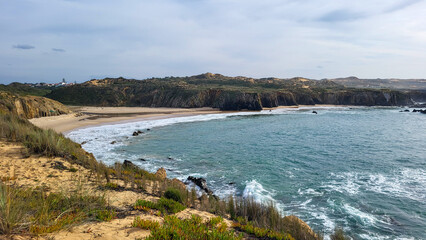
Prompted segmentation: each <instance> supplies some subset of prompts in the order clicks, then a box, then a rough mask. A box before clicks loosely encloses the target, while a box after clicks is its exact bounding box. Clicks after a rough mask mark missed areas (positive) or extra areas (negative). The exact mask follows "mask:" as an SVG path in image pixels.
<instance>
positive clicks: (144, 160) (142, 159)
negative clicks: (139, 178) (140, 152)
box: [139, 158, 148, 162]
mask: <svg viewBox="0 0 426 240" xmlns="http://www.w3.org/2000/svg"><path fill="white" fill-rule="evenodd" d="M139 161H142V162H146V161H148V160H146V159H145V158H139Z"/></svg>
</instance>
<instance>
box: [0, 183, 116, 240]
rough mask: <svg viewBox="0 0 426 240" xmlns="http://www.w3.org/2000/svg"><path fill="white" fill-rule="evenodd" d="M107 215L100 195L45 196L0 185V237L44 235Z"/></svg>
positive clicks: (105, 217)
mask: <svg viewBox="0 0 426 240" xmlns="http://www.w3.org/2000/svg"><path fill="white" fill-rule="evenodd" d="M105 211H107V212H109V213H110V214H109V215H108V214H105ZM111 212H112V210H110V209H108V208H107V205H106V201H105V199H104V198H103V197H102V196H93V195H91V196H89V195H87V194H85V193H82V192H81V191H75V192H69V193H66V194H63V193H50V194H47V193H46V192H45V191H44V190H43V189H29V188H22V187H18V186H10V185H5V184H2V183H0V234H13V233H18V232H19V233H32V234H35V235H39V234H45V233H50V232H54V231H57V230H60V229H62V228H64V227H65V226H68V225H70V224H74V223H78V222H81V221H82V220H85V219H95V218H96V219H98V220H102V221H104V220H109V218H110V216H111Z"/></svg>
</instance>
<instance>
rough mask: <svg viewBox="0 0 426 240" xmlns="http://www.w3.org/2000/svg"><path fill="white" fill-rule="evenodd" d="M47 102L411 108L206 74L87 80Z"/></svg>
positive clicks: (382, 92)
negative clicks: (160, 77)
mask: <svg viewBox="0 0 426 240" xmlns="http://www.w3.org/2000/svg"><path fill="white" fill-rule="evenodd" d="M47 97H49V98H52V99H55V100H58V101H60V102H62V103H65V104H74V105H94V106H143V107H188V108H193V107H214V108H219V109H222V110H244V109H247V110H261V109H262V108H264V107H277V106H291V105H299V104H301V105H313V104H335V105H364V106H374V105H380V106H395V105H411V104H412V100H411V99H410V96H409V94H407V93H403V92H399V91H396V90H387V89H351V88H345V87H343V86H342V85H339V84H336V83H334V82H332V81H330V80H321V81H317V80H309V79H304V78H293V79H276V78H266V79H252V78H245V77H235V78H232V77H225V76H222V75H219V74H209V73H208V74H202V75H198V76H193V77H184V78H163V79H147V80H133V79H124V78H116V79H113V78H107V79H101V80H92V81H88V82H86V83H83V84H78V85H74V86H70V87H64V88H59V89H56V90H54V91H52V92H51V93H50V94H48V95H47Z"/></svg>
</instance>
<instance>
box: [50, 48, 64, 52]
mask: <svg viewBox="0 0 426 240" xmlns="http://www.w3.org/2000/svg"><path fill="white" fill-rule="evenodd" d="M52 51H54V52H65V49H62V48H52Z"/></svg>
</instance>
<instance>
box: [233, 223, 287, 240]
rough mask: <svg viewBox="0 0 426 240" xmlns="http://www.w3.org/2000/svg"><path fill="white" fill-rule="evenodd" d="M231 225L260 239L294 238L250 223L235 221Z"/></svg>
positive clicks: (280, 239) (283, 239) (281, 239)
mask: <svg viewBox="0 0 426 240" xmlns="http://www.w3.org/2000/svg"><path fill="white" fill-rule="evenodd" d="M233 227H234V228H236V229H238V230H241V231H243V232H245V233H248V234H251V235H254V236H255V237H257V238H261V239H265V238H266V239H271V240H294V238H293V237H292V236H291V235H290V234H288V233H280V232H276V231H273V230H271V229H267V228H259V227H255V226H253V225H252V224H251V223H246V224H240V223H238V222H237V223H234V225H233Z"/></svg>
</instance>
